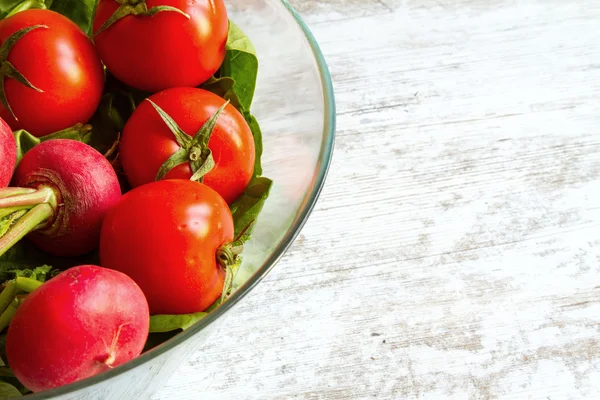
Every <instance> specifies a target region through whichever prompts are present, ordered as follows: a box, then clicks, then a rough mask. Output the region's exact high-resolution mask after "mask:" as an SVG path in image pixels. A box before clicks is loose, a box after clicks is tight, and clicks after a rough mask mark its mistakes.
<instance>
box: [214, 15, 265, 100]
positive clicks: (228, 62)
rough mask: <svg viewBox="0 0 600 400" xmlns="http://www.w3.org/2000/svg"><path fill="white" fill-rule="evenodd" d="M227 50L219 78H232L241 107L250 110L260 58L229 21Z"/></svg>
mask: <svg viewBox="0 0 600 400" xmlns="http://www.w3.org/2000/svg"><path fill="white" fill-rule="evenodd" d="M225 48H226V50H227V53H226V55H225V60H224V61H223V64H222V65H221V68H220V70H219V76H218V78H225V77H229V78H232V79H233V80H234V81H235V84H236V86H235V92H236V94H237V97H238V98H239V101H240V104H241V106H242V107H243V108H244V109H245V110H250V106H251V105H252V99H253V98H254V91H255V89H256V78H257V77H258V58H257V57H256V50H255V49H254V45H252V42H251V41H250V39H249V38H248V36H246V34H244V32H242V30H241V29H240V28H239V27H238V26H237V25H236V24H234V23H233V22H232V21H229V33H228V36H227V44H226V46H225Z"/></svg>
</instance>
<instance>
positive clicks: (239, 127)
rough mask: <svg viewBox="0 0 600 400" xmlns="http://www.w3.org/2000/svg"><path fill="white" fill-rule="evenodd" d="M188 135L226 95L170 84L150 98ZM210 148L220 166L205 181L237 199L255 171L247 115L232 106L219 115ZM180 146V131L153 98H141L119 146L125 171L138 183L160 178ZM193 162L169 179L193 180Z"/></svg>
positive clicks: (210, 114)
mask: <svg viewBox="0 0 600 400" xmlns="http://www.w3.org/2000/svg"><path fill="white" fill-rule="evenodd" d="M150 100H152V101H153V102H154V103H155V104H157V105H158V106H159V107H160V108H161V109H163V110H164V111H165V112H166V113H167V114H169V115H170V116H171V117H172V118H173V120H174V121H175V122H176V123H177V124H178V125H179V127H180V128H181V129H182V130H183V131H184V132H185V133H187V134H188V135H190V136H194V135H195V134H196V133H197V132H198V130H199V129H200V128H201V127H202V126H203V125H204V123H205V122H206V121H207V120H208V119H209V118H210V117H211V116H212V115H213V114H214V113H215V112H216V111H217V110H218V109H219V108H220V107H221V106H223V105H224V104H225V100H223V99H222V98H221V97H219V96H217V95H215V94H213V93H211V92H208V91H206V90H203V89H196V88H174V89H167V90H165V91H163V92H160V93H157V94H155V95H153V96H151V97H150ZM208 148H209V149H210V150H211V151H212V154H213V158H214V161H215V167H214V168H213V169H212V170H211V171H210V172H208V173H207V174H206V175H205V176H204V181H203V183H204V184H206V185H207V186H209V187H211V188H212V189H214V190H216V191H217V192H218V193H219V194H220V195H221V196H223V198H224V199H225V201H227V202H228V203H230V204H231V203H232V202H233V201H235V200H236V199H237V198H238V197H239V196H240V195H241V194H242V193H243V192H244V190H245V189H246V186H248V183H249V182H250V180H251V179H252V174H253V172H254V160H255V146H254V138H253V136H252V131H251V130H250V127H249V126H248V124H247V123H246V121H245V119H244V117H243V116H242V115H241V114H240V113H239V111H237V110H236V109H235V107H233V106H232V105H230V104H229V105H227V107H226V108H225V110H224V111H223V113H222V114H221V115H220V116H219V118H218V120H217V125H216V126H215V129H214V130H213V133H212V136H211V137H210V141H209V142H208ZM180 149H181V147H180V146H179V144H178V143H177V140H176V138H175V135H174V134H173V132H172V131H171V130H170V129H169V127H168V126H167V124H166V123H165V122H164V121H163V119H162V118H161V117H160V115H159V114H158V112H157V110H156V109H155V108H154V107H153V106H152V104H151V103H150V102H148V101H144V102H142V104H140V106H139V107H138V108H137V109H136V110H135V112H134V113H133V115H132V116H131V118H129V120H128V121H127V124H126V125H125V129H124V130H123V137H122V142H121V147H120V154H121V156H120V157H121V162H122V165H123V170H124V171H125V174H126V175H127V179H128V181H129V183H130V184H131V185H132V186H133V187H137V186H140V185H143V184H146V183H149V182H152V181H154V180H155V179H156V176H157V173H158V171H159V169H160V168H161V166H162V165H163V163H164V162H165V161H167V159H169V157H171V156H172V155H173V154H174V153H176V152H177V151H178V150H180ZM191 177H192V168H191V166H190V163H189V162H186V163H184V164H180V165H178V166H176V167H175V168H173V169H172V170H171V171H170V172H169V173H168V174H167V175H166V176H165V177H164V179H190V178H191Z"/></svg>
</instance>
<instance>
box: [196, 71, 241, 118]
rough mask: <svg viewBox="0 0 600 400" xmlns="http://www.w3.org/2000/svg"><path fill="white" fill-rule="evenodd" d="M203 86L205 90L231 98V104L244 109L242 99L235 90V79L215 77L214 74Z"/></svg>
mask: <svg viewBox="0 0 600 400" xmlns="http://www.w3.org/2000/svg"><path fill="white" fill-rule="evenodd" d="M201 88H202V89H204V90H208V91H209V92H212V93H214V94H216V95H217V96H220V97H222V98H224V99H225V100H229V102H230V103H231V105H233V106H234V107H235V108H237V109H238V110H242V111H243V107H242V104H241V103H240V99H239V98H238V95H237V93H236V92H235V81H234V80H233V78H230V77H223V78H215V77H214V76H213V77H211V78H210V79H209V80H208V81H206V82H204V83H203V84H202V86H201Z"/></svg>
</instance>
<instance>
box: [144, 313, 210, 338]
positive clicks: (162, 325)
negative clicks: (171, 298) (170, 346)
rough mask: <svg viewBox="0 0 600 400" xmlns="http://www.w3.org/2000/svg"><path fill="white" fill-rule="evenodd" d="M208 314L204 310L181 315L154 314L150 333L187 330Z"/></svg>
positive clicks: (151, 319) (151, 318)
mask: <svg viewBox="0 0 600 400" xmlns="http://www.w3.org/2000/svg"><path fill="white" fill-rule="evenodd" d="M207 315H208V314H207V313H203V312H200V313H195V314H181V315H153V316H152V317H150V333H161V332H171V331H176V330H179V329H181V330H186V329H188V328H189V327H190V326H192V325H194V324H195V323H196V322H198V321H200V320H201V319H202V318H204V317H206V316H207Z"/></svg>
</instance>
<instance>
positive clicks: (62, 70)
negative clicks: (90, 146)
mask: <svg viewBox="0 0 600 400" xmlns="http://www.w3.org/2000/svg"><path fill="white" fill-rule="evenodd" d="M23 29H25V30H26V29H32V30H30V31H28V32H27V33H25V34H23V36H22V37H20V38H19V39H18V40H17V41H16V42H15V43H14V45H12V46H11V47H10V48H7V49H4V50H5V52H4V54H2V52H0V59H2V60H7V61H8V62H10V64H11V65H12V66H13V67H14V68H15V70H16V71H18V73H16V72H15V73H11V74H8V75H6V74H4V75H1V77H2V78H3V79H4V92H5V95H6V105H8V108H7V107H6V106H5V105H4V104H2V102H0V117H1V118H3V119H4V120H5V121H6V122H7V123H8V124H9V125H10V127H11V128H12V129H13V130H18V129H25V130H27V131H28V132H29V133H31V134H33V135H35V136H38V137H40V136H44V135H48V134H51V133H54V132H57V131H60V130H62V129H66V128H69V127H71V126H73V125H75V124H78V123H86V122H88V120H89V119H90V118H91V117H92V115H93V114H94V112H95V111H96V109H97V108H98V104H99V103H100V98H101V96H102V91H103V89H104V69H103V66H102V62H101V61H100V56H99V54H98V52H97V50H96V48H95V47H94V45H93V43H92V41H91V40H90V38H89V37H87V35H86V34H85V33H84V32H83V31H82V30H81V29H80V28H79V27H78V26H77V25H76V24H75V23H74V22H73V21H71V20H70V19H68V18H67V17H65V16H63V15H61V14H59V13H57V12H54V11H50V10H38V9H30V10H25V11H21V12H19V13H17V14H14V15H12V16H10V17H8V18H6V19H4V20H2V23H1V24H0V44H4V43H5V42H6V41H7V39H8V38H9V37H10V36H11V35H13V34H15V33H17V32H18V31H20V30H23ZM22 32H25V31H22ZM32 60H35V62H32ZM19 74H20V75H22V76H23V77H24V79H25V81H23V80H21V81H19V80H18V79H15V78H17V77H18V75H19ZM27 83H29V85H28V84H27Z"/></svg>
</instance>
